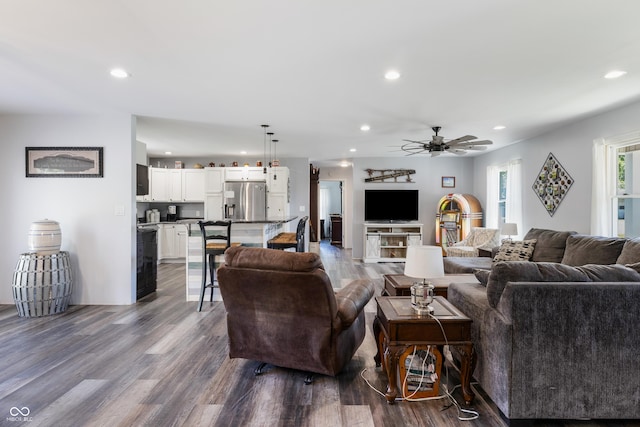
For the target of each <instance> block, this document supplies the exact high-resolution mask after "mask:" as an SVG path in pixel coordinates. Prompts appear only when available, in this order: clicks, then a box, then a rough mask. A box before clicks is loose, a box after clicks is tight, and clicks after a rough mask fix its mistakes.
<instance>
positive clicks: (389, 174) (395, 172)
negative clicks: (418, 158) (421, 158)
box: [364, 169, 416, 182]
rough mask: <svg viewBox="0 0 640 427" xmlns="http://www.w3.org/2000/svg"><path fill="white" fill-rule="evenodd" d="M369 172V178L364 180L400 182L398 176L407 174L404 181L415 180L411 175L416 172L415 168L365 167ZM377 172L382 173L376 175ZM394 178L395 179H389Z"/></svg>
mask: <svg viewBox="0 0 640 427" xmlns="http://www.w3.org/2000/svg"><path fill="white" fill-rule="evenodd" d="M365 170H366V172H367V173H368V174H369V178H365V180H364V182H398V178H399V177H402V176H406V179H405V181H404V182H413V181H412V180H411V175H413V174H414V173H416V171H415V169H365ZM375 174H380V175H377V176H374V175H375ZM387 179H393V181H387Z"/></svg>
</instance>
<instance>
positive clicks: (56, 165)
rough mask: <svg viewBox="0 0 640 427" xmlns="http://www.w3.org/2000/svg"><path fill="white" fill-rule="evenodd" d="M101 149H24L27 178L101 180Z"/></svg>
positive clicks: (102, 174) (102, 173) (102, 172)
mask: <svg viewBox="0 0 640 427" xmlns="http://www.w3.org/2000/svg"><path fill="white" fill-rule="evenodd" d="M102 152H103V147H26V149H25V164H26V176H27V178H35V177H40V178H42V177H65V178H73V177H75V178H102V177H103V176H104V171H103V160H102V154H103V153H102Z"/></svg>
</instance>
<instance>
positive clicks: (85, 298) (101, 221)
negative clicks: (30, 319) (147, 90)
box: [0, 115, 136, 304]
mask: <svg viewBox="0 0 640 427" xmlns="http://www.w3.org/2000/svg"><path fill="white" fill-rule="evenodd" d="M134 128H135V124H134V122H133V121H132V118H131V116H129V115H111V116H31V115H29V116H24V115H23V116H18V115H13V116H0V146H1V147H2V151H3V153H2V157H0V181H1V182H2V183H3V184H2V199H3V200H4V203H3V208H2V209H0V222H1V223H2V224H3V227H4V228H3V230H4V236H3V239H2V243H3V244H2V245H0V277H3V278H4V285H3V286H2V287H0V303H2V304H13V303H14V301H13V297H12V292H11V278H12V276H13V272H14V269H15V267H16V262H17V260H18V257H19V255H20V254H21V253H23V252H26V251H27V250H28V247H27V233H28V231H29V226H30V224H31V222H32V221H35V220H39V219H43V218H48V219H52V220H56V221H58V222H59V223H60V227H61V228H62V250H64V251H68V252H69V253H70V256H71V263H72V266H73V273H74V290H73V296H72V300H71V303H72V304H131V303H133V302H135V273H136V270H135V205H134V199H135V182H134V177H135V169H134V167H135V155H134V147H135V144H133V139H132V135H133V134H132V132H133V130H134ZM27 146H34V147H37V146H51V147H55V146H58V147H64V146H67V147H68V146H80V147H81V146H98V147H104V178H26V177H25V147H27ZM116 206H121V207H123V208H124V212H125V215H124V216H116V215H114V213H115V208H116Z"/></svg>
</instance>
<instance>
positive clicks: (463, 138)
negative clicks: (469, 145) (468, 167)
mask: <svg viewBox="0 0 640 427" xmlns="http://www.w3.org/2000/svg"><path fill="white" fill-rule="evenodd" d="M472 139H477V137H476V136H472V135H465V136H461V137H460V138H456V139H452V140H451V141H449V142H447V144H457V143H459V142H465V141H471V140H472Z"/></svg>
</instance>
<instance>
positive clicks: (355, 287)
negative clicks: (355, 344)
mask: <svg viewBox="0 0 640 427" xmlns="http://www.w3.org/2000/svg"><path fill="white" fill-rule="evenodd" d="M374 293H375V286H374V284H373V282H371V281H370V280H366V279H359V280H354V281H353V282H351V283H349V284H348V285H347V286H345V287H344V288H342V289H339V290H338V291H337V292H336V304H337V306H338V317H339V318H340V321H341V326H342V329H346V328H348V327H349V326H351V324H352V323H353V322H354V321H355V320H356V319H357V318H358V315H359V314H360V312H361V311H362V309H363V308H364V306H365V305H367V303H368V302H369V300H370V299H371V298H372V297H373V294H374Z"/></svg>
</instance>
